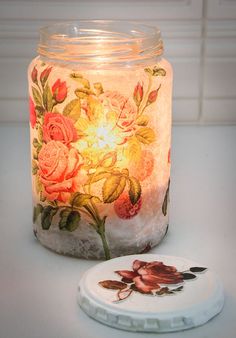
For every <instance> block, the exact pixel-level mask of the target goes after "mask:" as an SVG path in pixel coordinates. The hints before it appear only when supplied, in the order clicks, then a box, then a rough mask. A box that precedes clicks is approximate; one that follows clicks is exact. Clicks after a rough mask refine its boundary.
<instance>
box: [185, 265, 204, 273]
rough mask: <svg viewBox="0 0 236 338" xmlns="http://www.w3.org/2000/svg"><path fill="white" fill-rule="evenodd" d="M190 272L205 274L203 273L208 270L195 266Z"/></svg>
mask: <svg viewBox="0 0 236 338" xmlns="http://www.w3.org/2000/svg"><path fill="white" fill-rule="evenodd" d="M189 270H190V271H191V272H195V273H199V272H203V271H205V270H207V268H202V267H197V266H194V267H192V268H190V269H189Z"/></svg>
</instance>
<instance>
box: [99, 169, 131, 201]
mask: <svg viewBox="0 0 236 338" xmlns="http://www.w3.org/2000/svg"><path fill="white" fill-rule="evenodd" d="M125 185H126V178H125V177H123V176H122V175H120V174H118V175H111V176H110V177H108V178H107V179H106V181H105V182H104V185H103V188H102V194H103V201H104V203H112V202H114V201H115V200H116V199H117V198H118V197H119V196H120V195H121V194H122V192H123V191H124V189H125Z"/></svg>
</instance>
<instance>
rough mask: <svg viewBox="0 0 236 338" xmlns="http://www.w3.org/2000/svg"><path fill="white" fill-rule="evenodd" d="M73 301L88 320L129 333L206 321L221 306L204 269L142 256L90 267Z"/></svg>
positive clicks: (215, 283)
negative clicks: (76, 300) (75, 299)
mask: <svg viewBox="0 0 236 338" xmlns="http://www.w3.org/2000/svg"><path fill="white" fill-rule="evenodd" d="M78 302H79V305H80V306H81V308H82V309H83V310H84V311H85V312H86V313H87V314H88V315H89V316H90V317H92V318H94V319H96V320H98V321H99V322H102V323H104V324H106V325H109V326H112V327H116V328H119V329H124V330H128V331H141V332H171V331H179V330H184V329H189V328H192V327H195V326H199V325H202V324H204V323H206V322H207V321H208V320H209V319H211V318H212V317H214V316H215V315H216V314H218V313H219V312H220V311H221V310H222V308H223V303H224V295H223V287H222V284H221V282H220V281H219V279H218V277H217V276H216V274H215V273H213V272H212V271H211V270H209V269H207V268H206V267H205V266H204V265H201V264H198V263H195V262H193V261H190V260H187V259H185V258H181V257H174V256H164V255H154V254H144V255H130V256H123V257H119V258H115V259H111V260H109V261H106V262H103V263H100V264H97V265H95V266H94V267H93V268H91V269H89V270H88V271H87V272H86V273H85V274H84V275H83V277H82V279H81V280H80V283H79V288H78Z"/></svg>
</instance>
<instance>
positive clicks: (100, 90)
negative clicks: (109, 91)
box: [93, 82, 104, 96]
mask: <svg viewBox="0 0 236 338" xmlns="http://www.w3.org/2000/svg"><path fill="white" fill-rule="evenodd" d="M93 86H94V89H95V91H96V95H97V96H99V95H100V94H102V93H104V90H103V87H102V84H101V82H96V83H94V84H93Z"/></svg>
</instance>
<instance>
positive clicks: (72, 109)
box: [63, 99, 81, 121]
mask: <svg viewBox="0 0 236 338" xmlns="http://www.w3.org/2000/svg"><path fill="white" fill-rule="evenodd" d="M80 110H81V106H80V100H79V99H74V100H72V101H70V102H69V103H68V104H67V105H66V106H65V108H64V109H63V115H65V116H68V117H70V118H71V119H73V120H74V121H77V119H78V118H79V117H80Z"/></svg>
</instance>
